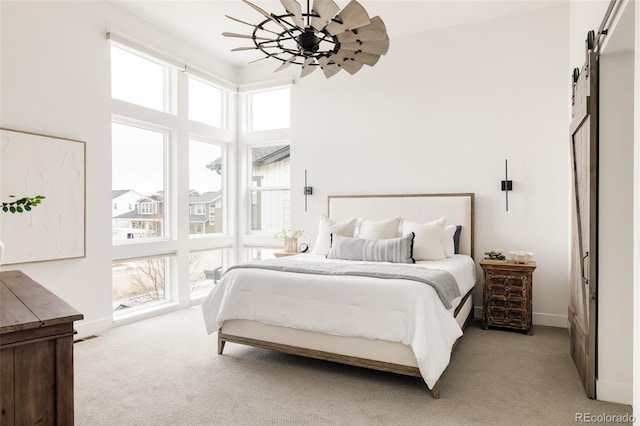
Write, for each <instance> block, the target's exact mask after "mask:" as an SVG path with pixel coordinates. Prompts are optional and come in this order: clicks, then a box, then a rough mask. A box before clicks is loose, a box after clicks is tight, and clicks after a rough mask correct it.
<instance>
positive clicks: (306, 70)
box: [300, 58, 318, 78]
mask: <svg viewBox="0 0 640 426" xmlns="http://www.w3.org/2000/svg"><path fill="white" fill-rule="evenodd" d="M315 61H316V60H315V58H307V59H305V60H304V64H302V72H301V73H300V78H302V77H306V76H307V75H309V74H311V73H312V72H314V71H315V70H316V68H318V66H317V65H316V66H314V65H312V64H313V63H315Z"/></svg>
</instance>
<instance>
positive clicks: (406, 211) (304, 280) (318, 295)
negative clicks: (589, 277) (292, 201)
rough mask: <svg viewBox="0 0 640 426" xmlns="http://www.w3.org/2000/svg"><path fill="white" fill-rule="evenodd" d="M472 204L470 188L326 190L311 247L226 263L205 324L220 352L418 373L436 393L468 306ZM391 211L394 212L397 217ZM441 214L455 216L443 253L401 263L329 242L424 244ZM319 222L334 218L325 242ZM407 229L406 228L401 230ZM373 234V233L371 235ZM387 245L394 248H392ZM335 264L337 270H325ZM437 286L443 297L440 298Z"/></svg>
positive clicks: (470, 308)
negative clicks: (230, 348) (448, 281)
mask: <svg viewBox="0 0 640 426" xmlns="http://www.w3.org/2000/svg"><path fill="white" fill-rule="evenodd" d="M473 207H474V195H473V194H471V193H455V194H401V195H337V196H329V197H328V212H327V215H326V216H323V218H321V221H320V224H319V230H318V238H317V240H316V243H315V245H314V246H315V247H312V249H313V251H312V253H309V254H298V255H295V256H289V257H285V258H280V259H275V260H273V261H260V262H253V263H247V264H243V265H237V266H234V267H232V268H229V269H228V270H227V271H225V274H224V275H223V277H222V279H221V280H220V282H219V283H218V285H217V286H216V287H215V288H214V289H213V290H212V291H211V293H210V294H209V295H208V296H207V297H206V298H205V300H204V301H203V305H202V311H203V317H204V321H205V324H206V327H207V332H208V333H209V334H213V333H217V335H218V353H219V354H220V355H221V354H222V353H223V350H224V346H225V343H226V342H233V343H239V344H245V345H251V346H255V347H259V348H265V349H271V350H277V351H281V352H285V353H289V354H294V355H300V356H306V357H311V358H317V359H322V360H327V361H333V362H339V363H344V364H349V365H354V366H358V367H366V368H370V369H376V370H381V371H388V372H392V373H397V374H403V375H409V376H416V377H422V378H423V379H424V381H425V383H426V384H427V386H428V388H429V389H430V390H431V393H432V395H433V397H434V398H436V399H437V398H439V396H440V376H441V375H442V373H443V372H444V370H445V369H446V367H447V365H448V364H449V360H450V357H451V353H452V351H453V348H454V347H455V344H456V343H457V341H458V339H459V338H460V337H461V336H462V330H463V329H464V327H465V325H466V323H467V322H468V321H469V319H471V318H472V316H473V306H472V305H473V303H472V293H473V290H474V287H475V284H476V275H475V271H476V267H475V262H474V261H473V222H474V220H473V216H474V215H473ZM398 218H400V219H399V220H400V222H396V220H397V219H398ZM443 218H445V222H446V224H448V225H447V226H448V228H452V225H454V226H453V227H455V228H456V231H457V232H456V233H455V237H456V238H455V239H454V242H455V252H453V251H452V250H454V248H453V243H452V245H451V247H445V251H451V253H447V256H446V257H441V258H440V257H437V258H434V260H418V261H416V262H415V263H411V260H412V259H409V260H408V261H406V262H407V263H406V264H405V263H402V264H396V263H392V264H391V266H390V264H389V262H380V261H378V260H379V259H378V258H376V259H374V260H373V261H372V260H371V259H370V258H365V259H359V258H358V259H351V258H349V256H347V257H346V258H345V256H344V255H343V254H344V253H349V252H348V251H343V252H340V253H338V252H337V250H338V249H339V248H340V247H343V248H344V247H347V248H349V247H351V246H353V244H361V243H362V242H365V243H370V246H371V247H376V248H379V247H381V246H382V247H386V246H388V245H389V244H392V243H394V241H396V240H398V241H399V242H397V243H398V244H402V245H403V247H406V246H407V245H408V244H411V245H412V246H411V250H412V255H416V254H418V251H419V250H420V251H421V253H425V252H424V249H425V246H424V244H423V242H424V240H419V239H418V237H419V236H420V235H427V234H425V233H424V232H426V231H425V230H428V232H431V233H433V232H442V228H433V226H434V225H433V224H434V223H436V224H437V226H441V223H442V220H443ZM323 220H324V221H325V222H324V225H323ZM354 220H355V225H354V231H353V235H348V232H350V231H345V233H346V235H345V236H344V237H343V236H341V235H339V234H341V231H340V228H339V226H340V225H341V224H349V223H353V221H354ZM327 221H329V222H327ZM327 223H332V224H333V225H331V226H330V227H329V228H328V229H330V230H332V232H331V233H330V238H331V241H330V243H329V247H322V246H323V244H326V243H323V242H322V241H321V236H323V235H324V233H326V229H325V228H326V226H325V225H326V224H327ZM397 223H399V224H400V225H399V227H398V225H397ZM323 226H324V228H323ZM411 226H415V227H416V228H411ZM420 226H422V228H421V227H420ZM393 227H398V230H397V233H398V235H400V237H397V238H395V239H392V238H389V237H388V235H383V234H384V232H386V231H384V229H385V228H386V229H387V230H389V229H393ZM411 229H414V230H415V232H408V233H405V232H403V231H407V230H411ZM433 229H439V230H437V231H433ZM423 231H424V232H423ZM371 232H373V233H371ZM379 232H382V234H377V233H379ZM372 235H373V236H380V237H381V238H378V239H371V238H370V237H371V236H372ZM409 235H411V237H409ZM439 235H442V234H439ZM445 235H446V234H445ZM451 235H453V234H451ZM387 238H389V239H387ZM405 239H407V241H405ZM408 240H410V241H411V242H408ZM445 241H447V242H448V241H449V240H448V237H445ZM418 242H420V244H418ZM343 243H344V245H341V244H343ZM414 243H415V245H414ZM394 244H395V243H394ZM445 246H446V244H445ZM358 247H360V246H358ZM427 248H428V247H427ZM323 250H329V252H328V253H329V254H328V255H327V254H325V253H324V251H323ZM378 251H379V252H381V251H380V250H378ZM396 252H397V250H395V249H394V256H397V254H395V253H396ZM336 253H338V254H336ZM357 253H360V251H358V252H357ZM385 253H387V252H386V251H385ZM358 256H360V254H358V255H356V258H357V257H358ZM383 256H387V255H386V254H385V255H383ZM424 256H427V257H424ZM335 257H337V258H335ZM327 258H329V259H327ZM425 258H426V259H429V257H428V255H424V254H423V255H422V257H421V258H420V259H425ZM383 260H386V259H383ZM394 262H395V261H394ZM401 262H403V261H401ZM256 263H259V264H260V265H256ZM396 267H398V268H400V270H402V271H405V270H406V272H407V273H412V274H414V275H411V276H409V277H405V276H396V275H395V269H393V271H394V273H392V274H390V275H389V274H387V272H389V271H392V269H387V268H396ZM313 268H316V269H313ZM321 269H322V271H321ZM334 269H335V271H340V273H338V274H337V275H334V274H336V272H335V271H334ZM326 270H330V271H332V272H327V271H326ZM344 270H346V271H347V272H345V273H344V274H343V273H342V271H344ZM314 271H315V272H314ZM354 271H356V272H354ZM362 271H365V272H366V273H361V272H362ZM369 271H374V273H371V274H370V273H369ZM414 271H419V272H414ZM443 271H446V272H443ZM385 274H386V275H385ZM415 274H421V275H422V274H426V275H429V274H442V275H443V277H444V278H446V277H453V278H454V282H455V285H456V286H457V289H455V290H456V291H457V293H455V294H454V293H452V290H451V287H449V290H448V291H449V293H447V291H445V290H442V288H441V287H438V286H432V285H431V283H430V282H429V281H437V280H436V279H435V277H434V279H433V280H425V282H429V284H430V285H426V284H424V283H423V282H419V281H421V279H418V278H411V277H412V276H416V275H415ZM370 275H373V276H370ZM443 293H447V297H445V298H443Z"/></svg>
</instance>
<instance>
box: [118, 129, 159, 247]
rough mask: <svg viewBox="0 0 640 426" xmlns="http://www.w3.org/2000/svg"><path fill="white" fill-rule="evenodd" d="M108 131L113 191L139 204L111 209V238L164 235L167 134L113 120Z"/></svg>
mask: <svg viewBox="0 0 640 426" xmlns="http://www.w3.org/2000/svg"><path fill="white" fill-rule="evenodd" d="M111 131H112V142H111V143H112V163H111V164H112V189H113V192H114V194H121V195H119V196H120V197H125V196H127V197H129V198H130V199H132V201H135V202H136V203H138V206H139V209H138V211H135V210H129V211H126V212H122V213H121V212H120V211H114V216H113V219H112V221H113V224H112V227H113V241H114V242H116V241H122V240H132V239H137V238H149V237H161V236H164V235H165V226H164V223H165V218H164V214H163V211H164V208H165V206H164V203H165V200H164V193H165V191H164V182H165V158H164V153H165V151H166V149H165V145H166V143H165V141H166V139H167V134H166V133H163V132H158V131H155V130H151V129H144V128H141V127H133V126H130V125H127V124H122V123H113V125H112V130H111Z"/></svg>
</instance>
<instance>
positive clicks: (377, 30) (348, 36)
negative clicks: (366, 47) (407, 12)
mask: <svg viewBox="0 0 640 426" xmlns="http://www.w3.org/2000/svg"><path fill="white" fill-rule="evenodd" d="M336 37H338V41H339V42H340V43H348V42H351V41H358V40H360V41H378V40H384V39H385V38H387V37H388V36H387V28H386V27H385V25H384V22H382V19H380V17H379V16H375V17H373V18H371V23H370V24H369V25H365V26H364V27H360V28H356V29H352V30H351V31H345V32H343V33H341V34H338V35H337V36H336Z"/></svg>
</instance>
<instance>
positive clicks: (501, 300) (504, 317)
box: [480, 259, 536, 335]
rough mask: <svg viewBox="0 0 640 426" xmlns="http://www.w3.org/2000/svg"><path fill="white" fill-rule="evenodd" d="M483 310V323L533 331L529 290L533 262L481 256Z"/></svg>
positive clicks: (484, 326)
mask: <svg viewBox="0 0 640 426" xmlns="http://www.w3.org/2000/svg"><path fill="white" fill-rule="evenodd" d="M480 266H481V267H482V269H483V271H484V296H483V300H484V304H483V305H484V306H483V308H484V313H483V317H482V326H483V328H484V329H485V330H486V329H487V328H488V327H490V326H493V327H504V328H511V329H516V330H524V331H526V332H527V334H529V335H530V334H531V333H532V331H533V330H532V327H531V325H532V321H531V317H532V310H531V301H532V294H533V293H532V291H533V271H534V270H535V269H536V263H535V262H528V263H524V264H523V263H515V262H511V261H504V260H486V259H485V260H482V261H481V262H480Z"/></svg>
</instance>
